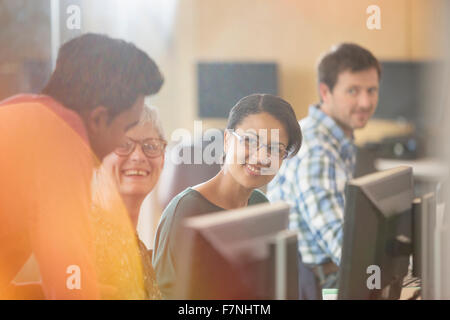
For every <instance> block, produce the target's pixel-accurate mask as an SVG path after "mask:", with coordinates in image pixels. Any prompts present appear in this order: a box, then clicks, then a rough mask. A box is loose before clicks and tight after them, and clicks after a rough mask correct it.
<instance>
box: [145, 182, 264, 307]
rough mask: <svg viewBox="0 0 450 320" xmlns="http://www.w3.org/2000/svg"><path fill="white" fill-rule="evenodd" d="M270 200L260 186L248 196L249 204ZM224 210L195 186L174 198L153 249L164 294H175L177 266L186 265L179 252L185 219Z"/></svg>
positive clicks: (160, 226)
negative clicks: (182, 225)
mask: <svg viewBox="0 0 450 320" xmlns="http://www.w3.org/2000/svg"><path fill="white" fill-rule="evenodd" d="M266 202H269V201H268V200H267V198H266V196H265V195H264V193H262V192H261V191H259V190H254V191H253V192H252V194H251V195H250V199H249V200H248V204H249V205H254V204H259V203H266ZM224 210H225V209H223V208H221V207H218V206H216V205H215V204H213V203H212V202H210V201H209V200H207V199H206V198H205V197H204V196H203V195H202V194H201V193H200V192H198V191H196V190H194V189H192V188H187V189H186V190H184V191H183V192H181V193H180V194H178V195H177V196H176V197H175V198H173V199H172V201H170V203H169V205H168V206H167V208H166V209H165V210H164V212H163V214H162V217H161V221H160V222H159V225H158V230H157V231H156V238H155V248H154V250H153V267H154V269H155V272H156V279H157V283H158V286H159V289H160V290H161V293H162V295H163V298H165V299H173V298H174V293H175V292H174V289H175V282H176V274H177V266H179V265H183V263H182V262H180V261H177V259H179V258H178V257H177V256H176V246H177V245H178V244H179V243H182V242H183V240H184V239H183V235H182V234H181V232H180V231H181V230H180V228H181V223H180V222H181V220H182V219H185V218H189V217H193V216H198V215H203V214H207V213H213V212H218V211H224Z"/></svg>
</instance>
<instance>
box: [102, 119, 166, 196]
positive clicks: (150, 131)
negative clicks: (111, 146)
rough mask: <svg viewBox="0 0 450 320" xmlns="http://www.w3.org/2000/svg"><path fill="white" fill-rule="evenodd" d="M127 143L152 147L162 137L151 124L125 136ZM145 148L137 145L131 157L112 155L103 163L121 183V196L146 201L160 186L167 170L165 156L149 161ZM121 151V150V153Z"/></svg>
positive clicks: (152, 158) (134, 129) (129, 131)
mask: <svg viewBox="0 0 450 320" xmlns="http://www.w3.org/2000/svg"><path fill="white" fill-rule="evenodd" d="M125 139H126V141H140V142H146V143H152V141H155V140H148V139H160V138H159V134H158V132H157V130H156V129H155V128H153V126H152V125H151V124H150V123H147V124H144V125H136V126H134V127H133V128H131V129H130V130H128V131H127V133H126V134H125ZM142 148H143V147H142V144H139V143H135V148H134V150H133V151H132V152H131V153H130V154H129V155H127V156H122V155H121V156H119V155H117V154H116V153H115V152H112V153H110V154H109V155H107V156H106V157H105V159H104V160H103V166H104V168H105V169H106V171H107V172H109V173H110V174H111V175H112V177H113V178H114V180H115V181H116V183H117V186H118V188H119V192H120V194H121V195H131V196H143V197H145V196H146V195H147V194H148V193H149V192H150V191H152V190H153V188H154V187H155V185H156V183H157V182H158V179H159V176H160V174H161V171H162V168H163V166H164V152H162V153H161V155H160V156H157V157H148V156H147V155H145V153H144V152H143V149H142ZM117 150H118V149H117Z"/></svg>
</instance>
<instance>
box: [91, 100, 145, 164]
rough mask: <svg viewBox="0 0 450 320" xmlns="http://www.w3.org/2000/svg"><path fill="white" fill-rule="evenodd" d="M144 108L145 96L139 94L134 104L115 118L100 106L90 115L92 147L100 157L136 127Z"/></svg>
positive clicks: (100, 158)
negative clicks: (110, 116) (110, 117)
mask: <svg viewBox="0 0 450 320" xmlns="http://www.w3.org/2000/svg"><path fill="white" fill-rule="evenodd" d="M143 108H144V96H139V97H138V98H137V99H136V102H135V103H134V104H133V106H132V107H131V108H129V109H127V110H125V111H123V112H121V113H119V114H118V115H116V116H115V117H114V118H113V119H109V115H108V112H107V110H106V108H104V107H99V108H96V109H98V110H97V111H95V112H93V113H92V115H91V116H90V118H91V119H90V121H89V122H90V126H89V128H88V130H89V138H90V141H91V146H92V149H93V150H94V152H95V154H96V155H97V157H98V159H99V160H100V161H102V159H103V158H104V157H105V156H106V155H107V154H109V153H111V152H112V151H113V150H114V149H115V148H116V147H117V146H118V145H119V143H120V142H121V141H123V138H124V136H125V133H126V132H127V131H128V130H129V129H130V128H132V127H134V126H135V125H136V124H137V123H138V122H139V118H140V116H141V113H142V110H143Z"/></svg>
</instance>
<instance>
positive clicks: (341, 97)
mask: <svg viewBox="0 0 450 320" xmlns="http://www.w3.org/2000/svg"><path fill="white" fill-rule="evenodd" d="M380 75H381V69H380V64H379V62H378V60H377V59H376V58H375V57H374V56H373V55H372V53H370V52H369V51H368V50H366V49H364V48H362V47H360V46H359V45H356V44H351V43H343V44H340V45H338V46H335V47H333V48H332V49H331V51H330V52H328V53H326V54H325V55H324V56H323V57H322V58H321V59H320V62H319V65H318V90H319V95H320V103H319V104H317V105H312V106H310V107H309V113H308V116H307V117H306V118H304V119H303V120H301V121H300V126H301V128H302V132H303V137H304V139H303V144H302V147H301V149H300V152H299V153H298V154H297V155H296V156H295V157H293V158H292V159H289V160H288V161H285V162H284V163H283V166H282V167H281V169H280V171H279V173H278V175H277V176H276V177H275V179H273V180H272V182H271V183H270V184H269V186H268V191H267V196H268V198H269V199H270V201H277V200H282V201H285V202H287V203H289V204H290V205H291V208H292V215H291V227H292V228H295V229H298V230H299V251H300V254H301V257H302V260H303V263H305V264H306V265H307V266H308V267H310V268H311V269H312V271H313V272H314V274H315V275H316V278H317V282H318V284H319V286H320V287H322V288H327V287H328V288H330V287H331V288H333V287H337V272H338V266H339V263H340V258H341V245H342V238H343V218H344V202H345V201H344V200H345V199H344V191H345V185H346V183H347V181H348V180H349V179H352V177H353V171H354V168H355V155H356V147H355V145H354V143H353V130H354V129H360V128H363V127H364V126H365V125H366V123H367V121H368V120H369V119H370V117H371V116H372V115H373V113H374V111H375V109H376V107H377V103H378V87H379V81H380Z"/></svg>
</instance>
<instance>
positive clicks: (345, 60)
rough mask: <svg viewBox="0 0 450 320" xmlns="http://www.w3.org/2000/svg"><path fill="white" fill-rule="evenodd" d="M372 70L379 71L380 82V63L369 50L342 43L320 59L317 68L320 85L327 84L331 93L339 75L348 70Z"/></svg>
mask: <svg viewBox="0 0 450 320" xmlns="http://www.w3.org/2000/svg"><path fill="white" fill-rule="evenodd" d="M370 68H375V69H376V70H377V73H378V80H380V79H381V67H380V63H379V62H378V60H377V58H375V56H374V55H373V54H372V53H371V52H370V51H369V50H367V49H364V48H363V47H361V46H359V45H357V44H354V43H341V44H339V45H337V46H334V47H332V48H331V50H330V51H329V52H327V53H326V54H325V55H323V56H322V57H321V58H320V60H319V64H318V66H317V73H318V83H321V82H322V83H325V84H326V85H327V86H328V88H329V89H330V91H333V88H334V86H335V85H336V81H337V78H338V76H339V73H341V72H343V71H347V70H350V71H351V72H358V71H363V70H367V69H370Z"/></svg>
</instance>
